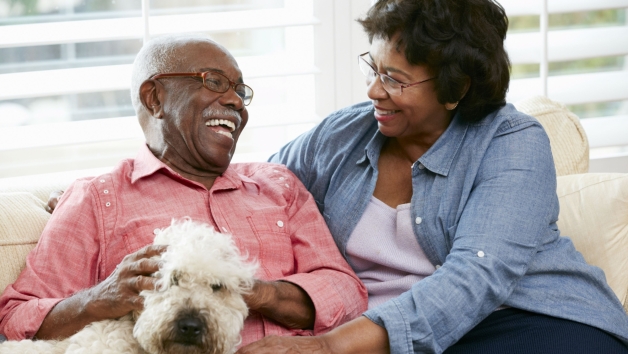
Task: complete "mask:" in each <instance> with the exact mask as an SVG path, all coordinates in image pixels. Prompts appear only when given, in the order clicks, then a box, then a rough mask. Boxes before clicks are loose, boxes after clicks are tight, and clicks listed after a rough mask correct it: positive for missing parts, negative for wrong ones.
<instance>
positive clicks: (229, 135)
mask: <svg viewBox="0 0 628 354" xmlns="http://www.w3.org/2000/svg"><path fill="white" fill-rule="evenodd" d="M216 133H218V134H222V135H224V136H227V137H229V138H231V139H233V135H231V133H229V132H226V131H224V130H219V131H217V132H216Z"/></svg>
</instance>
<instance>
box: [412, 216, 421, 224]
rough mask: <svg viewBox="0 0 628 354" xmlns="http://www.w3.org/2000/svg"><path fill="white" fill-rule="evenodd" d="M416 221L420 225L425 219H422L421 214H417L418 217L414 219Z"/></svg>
mask: <svg viewBox="0 0 628 354" xmlns="http://www.w3.org/2000/svg"><path fill="white" fill-rule="evenodd" d="M414 222H415V223H416V224H417V225H418V224H420V223H421V222H423V219H421V217H420V216H417V217H416V219H414Z"/></svg>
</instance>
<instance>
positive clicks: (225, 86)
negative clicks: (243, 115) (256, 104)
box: [205, 71, 253, 106]
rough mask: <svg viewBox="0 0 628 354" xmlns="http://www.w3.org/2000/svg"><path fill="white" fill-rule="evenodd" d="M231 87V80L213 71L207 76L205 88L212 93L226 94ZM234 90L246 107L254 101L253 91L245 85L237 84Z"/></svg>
mask: <svg viewBox="0 0 628 354" xmlns="http://www.w3.org/2000/svg"><path fill="white" fill-rule="evenodd" d="M230 85H231V83H230V82H229V79H227V77H225V76H222V75H220V74H218V73H213V72H211V71H210V72H207V74H205V86H206V87H207V88H208V89H210V90H211V91H214V92H219V93H224V92H227V90H229V87H230ZM233 89H234V91H235V93H236V94H237V95H238V96H240V98H241V99H242V101H243V103H244V105H245V106H247V105H248V104H249V103H251V100H253V90H252V89H251V88H250V87H248V86H246V85H245V84H236V85H235V86H234V88H233Z"/></svg>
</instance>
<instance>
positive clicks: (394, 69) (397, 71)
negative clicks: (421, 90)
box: [369, 52, 412, 80]
mask: <svg viewBox="0 0 628 354" xmlns="http://www.w3.org/2000/svg"><path fill="white" fill-rule="evenodd" d="M369 59H370V60H371V64H374V63H375V61H374V60H373V57H372V56H371V52H369ZM384 70H386V72H388V73H396V74H400V75H402V76H404V77H405V78H407V79H408V80H411V79H412V77H410V75H408V74H407V73H406V72H405V71H403V70H400V69H397V68H395V67H392V66H384Z"/></svg>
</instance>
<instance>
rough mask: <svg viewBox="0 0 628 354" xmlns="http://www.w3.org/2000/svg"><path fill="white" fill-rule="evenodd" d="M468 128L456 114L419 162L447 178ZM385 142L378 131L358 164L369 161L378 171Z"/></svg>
mask: <svg viewBox="0 0 628 354" xmlns="http://www.w3.org/2000/svg"><path fill="white" fill-rule="evenodd" d="M468 127H469V125H468V124H467V123H464V122H462V120H461V119H460V114H458V113H456V115H455V116H454V117H453V119H452V120H451V123H450V124H449V126H448V127H447V129H445V132H444V133H443V134H442V135H441V136H440V137H439V138H438V140H436V142H435V143H434V145H432V147H430V149H429V150H427V152H425V154H423V156H421V157H420V158H419V162H420V163H421V164H422V165H423V166H425V168H427V169H428V170H430V171H432V172H434V173H437V174H439V175H443V176H447V175H448V174H449V169H450V168H451V164H452V162H453V160H454V158H455V157H456V155H457V153H458V151H459V150H460V148H461V147H462V143H463V141H464V137H465V135H466V133H467V129H468ZM385 141H386V137H385V136H384V134H382V133H381V132H380V131H379V129H377V130H376V132H375V134H374V135H373V137H372V138H371V140H370V141H369V142H368V144H366V147H365V148H364V155H363V156H362V157H361V158H360V159H358V161H357V162H356V164H361V163H364V162H365V161H367V160H368V161H369V162H370V164H371V167H373V168H374V169H377V162H378V159H379V154H380V151H381V150H382V146H384V142H385Z"/></svg>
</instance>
